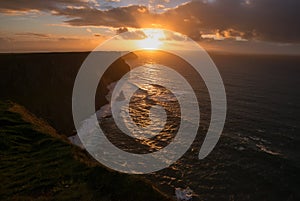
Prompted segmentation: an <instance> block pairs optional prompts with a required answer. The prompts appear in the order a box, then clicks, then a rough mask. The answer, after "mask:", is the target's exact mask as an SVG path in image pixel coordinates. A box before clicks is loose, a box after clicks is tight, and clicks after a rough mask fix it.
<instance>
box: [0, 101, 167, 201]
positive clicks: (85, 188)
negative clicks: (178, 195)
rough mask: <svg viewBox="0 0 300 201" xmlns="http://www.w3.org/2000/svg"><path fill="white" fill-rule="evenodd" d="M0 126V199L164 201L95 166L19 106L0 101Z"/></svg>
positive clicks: (146, 187) (133, 179)
mask: <svg viewBox="0 0 300 201" xmlns="http://www.w3.org/2000/svg"><path fill="white" fill-rule="evenodd" d="M0 125H1V128H0V135H1V140H0V149H1V154H0V158H1V160H0V180H1V187H0V200H22V201H26V200H35V201H41V200H72V201H74V200H76V201H79V200H84V201H89V200H105V201H109V200H111V201H122V200H124V201H125V200H126V201H130V200H134V201H140V200H142V201H148V200H149V201H151V200H153V201H160V200H170V198H167V197H166V196H165V195H163V194H162V193H160V192H159V191H158V190H157V189H155V188H154V187H153V186H152V185H151V184H149V183H147V182H146V181H143V180H141V179H139V178H138V177H137V176H133V175H125V174H120V173H117V172H114V171H110V170H108V169H106V168H104V167H102V166H100V165H99V164H98V163H97V162H95V161H94V160H93V159H92V158H90V157H89V155H88V154H87V153H86V152H85V151H83V150H81V149H80V148H78V147H75V146H73V145H71V144H70V143H69V142H68V141H67V140H66V139H65V138H64V137H62V136H61V135H59V134H57V132H56V131H55V129H53V128H52V127H50V126H49V125H48V124H47V123H46V122H44V121H43V120H41V119H38V118H36V117H35V116H34V115H32V114H30V113H29V112H28V111H27V110H26V109H25V108H23V107H22V106H19V105H17V104H14V103H11V102H0Z"/></svg>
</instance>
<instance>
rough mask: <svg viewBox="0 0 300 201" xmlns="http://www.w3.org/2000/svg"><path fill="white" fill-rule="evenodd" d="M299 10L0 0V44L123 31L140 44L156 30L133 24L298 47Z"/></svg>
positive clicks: (27, 44)
mask: <svg viewBox="0 0 300 201" xmlns="http://www.w3.org/2000/svg"><path fill="white" fill-rule="evenodd" d="M299 11H300V1H299V0H194V1H191V0H135V1H134V0H49V1H48V0H0V52H40V51H43V52H44V51H46V52H53V51H91V50H93V49H94V48H95V47H96V46H97V45H99V44H100V43H101V42H103V41H105V40H107V39H109V38H111V37H113V36H115V35H116V34H119V33H122V32H125V31H129V32H130V36H131V37H130V38H127V40H136V41H139V42H140V44H143V43H144V44H147V41H146V40H147V38H148V42H153V41H154V40H159V38H158V35H156V36H155V34H154V35H153V34H152V36H150V37H152V41H151V40H149V33H144V32H143V31H142V30H140V29H141V28H162V29H168V30H172V31H176V32H179V33H182V34H185V35H187V36H188V37H190V38H191V39H193V40H195V41H197V42H198V43H199V44H200V45H202V46H203V47H204V48H205V49H207V50H209V51H221V52H239V53H258V54H261V53H266V54H268V53H270V54H273V53H276V54H277V53H278V54H300V26H299V19H300V12H299ZM150 35H151V33H150ZM153 37H154V40H153ZM170 40H174V41H176V40H180V39H179V38H176V37H172V38H170ZM143 41H144V42H143ZM145 42H146V43H145Z"/></svg>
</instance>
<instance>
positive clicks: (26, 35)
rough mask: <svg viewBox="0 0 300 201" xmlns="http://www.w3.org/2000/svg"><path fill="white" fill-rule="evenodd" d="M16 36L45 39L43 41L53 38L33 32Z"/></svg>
mask: <svg viewBox="0 0 300 201" xmlns="http://www.w3.org/2000/svg"><path fill="white" fill-rule="evenodd" d="M15 35H16V36H22V37H34V38H43V39H47V38H50V37H51V35H50V34H42V33H32V32H24V33H17V34H15Z"/></svg>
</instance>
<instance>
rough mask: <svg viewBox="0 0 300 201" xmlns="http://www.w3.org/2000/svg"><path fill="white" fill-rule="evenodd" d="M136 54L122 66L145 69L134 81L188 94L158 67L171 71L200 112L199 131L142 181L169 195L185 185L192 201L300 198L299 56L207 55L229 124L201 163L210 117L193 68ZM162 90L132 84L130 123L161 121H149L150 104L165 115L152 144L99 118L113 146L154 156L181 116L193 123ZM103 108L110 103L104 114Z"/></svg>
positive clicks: (207, 100)
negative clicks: (171, 160) (167, 162)
mask: <svg viewBox="0 0 300 201" xmlns="http://www.w3.org/2000/svg"><path fill="white" fill-rule="evenodd" d="M136 54H137V58H134V59H132V58H131V59H130V60H129V61H127V63H129V64H130V65H131V66H133V67H132V69H134V68H135V67H137V66H143V65H146V68H145V69H146V70H145V69H144V71H142V72H139V73H141V74H140V75H139V74H138V73H135V74H134V73H133V74H131V77H133V78H134V77H135V78H138V77H143V79H148V80H151V81H153V83H160V84H161V83H166V82H169V84H170V83H171V85H172V84H173V85H174V86H175V85H177V86H179V87H178V88H177V89H178V90H179V91H178V94H181V95H182V96H183V97H185V96H186V93H190V92H187V91H186V90H185V89H184V88H181V87H180V81H179V80H178V79H172V76H169V77H168V76H164V75H165V74H166V72H165V70H164V69H163V68H161V65H162V64H164V65H165V66H168V67H170V68H173V69H175V70H176V71H177V72H178V73H179V74H180V75H182V76H183V77H184V78H185V79H186V80H188V82H189V84H190V85H191V87H192V88H193V91H194V93H195V94H196V96H197V100H198V104H199V108H200V114H201V115H200V116H201V117H200V124H199V129H198V133H197V136H196V138H195V140H194V142H193V144H192V145H191V147H190V148H189V150H188V151H187V152H186V153H185V154H184V155H183V156H182V157H181V158H180V159H179V160H178V161H177V162H175V163H174V164H172V165H171V166H169V167H167V168H165V169H163V170H160V171H158V172H154V173H150V174H147V175H144V177H145V178H146V179H149V180H150V181H152V182H154V183H155V184H156V185H158V187H159V188H160V189H162V190H163V191H164V192H167V193H168V194H170V195H174V191H175V188H178V187H180V188H187V187H189V188H190V189H192V190H193V192H194V196H193V200H299V198H300V197H299V196H300V194H299V191H298V187H299V184H300V182H299V181H300V180H299V179H300V174H299V167H300V159H299V153H300V152H299V139H300V138H299V119H300V118H299V117H300V116H299V115H300V90H299V89H300V88H299V86H300V79H299V76H300V58H299V57H297V56H276V55H273V56H272V55H271V56H270V55H268V56H264V55H260V56H259V55H225V54H216V55H212V56H211V57H212V60H213V61H214V63H215V64H216V66H217V68H218V70H219V72H220V75H221V77H222V79H223V82H224V86H225V90H226V96H227V118H226V122H225V127H224V130H223V132H222V135H221V137H220V139H219V142H218V144H217V146H216V147H215V148H214V149H213V151H212V152H211V153H210V154H209V155H208V156H207V157H206V158H205V159H202V160H199V159H198V153H199V150H200V147H201V145H202V143H203V140H204V137H205V135H206V133H207V129H208V126H209V124H210V115H211V106H210V104H211V103H210V98H209V92H208V90H207V88H206V85H205V83H204V81H203V79H201V76H199V75H197V73H195V71H194V70H193V69H192V68H191V66H189V65H188V64H187V63H185V62H184V61H182V60H181V59H180V58H176V57H174V56H172V55H168V54H163V53H153V52H152V53H143V52H139V53H136ZM160 84H158V85H155V84H153V85H141V86H137V87H138V88H139V90H137V91H136V92H135V93H134V95H133V96H132V97H131V99H130V115H131V118H132V120H133V121H134V122H135V124H136V125H138V126H140V127H147V126H149V125H150V124H151V123H153V124H156V123H159V122H160V121H159V118H160V117H159V116H155V115H154V116H153V115H152V119H151V120H149V117H150V116H149V109H150V108H151V107H153V105H161V106H163V107H164V109H166V111H167V112H166V113H167V116H168V117H167V120H166V124H165V127H164V128H163V130H162V131H161V132H159V131H157V130H158V129H156V128H155V126H154V127H151V128H152V129H153V137H152V138H150V139H145V140H141V139H136V138H133V137H132V136H131V137H130V136H128V135H125V134H124V133H122V131H120V129H118V127H117V126H116V124H115V122H114V119H113V117H112V116H110V115H109V112H108V113H107V114H108V115H102V117H101V118H100V126H101V128H102V129H103V130H104V131H106V132H105V133H106V136H107V138H108V139H109V140H110V141H111V142H112V143H113V144H114V145H116V146H117V147H118V148H120V149H122V150H124V151H127V152H130V153H138V154H145V153H152V152H155V151H158V150H160V149H162V148H163V147H165V146H167V145H168V144H169V143H172V139H174V136H176V132H177V131H178V129H179V127H180V118H183V119H189V118H190V117H193V110H191V111H189V112H190V114H191V115H186V116H184V117H181V116H180V105H179V104H178V102H177V101H176V100H174V98H175V99H176V96H174V94H172V92H170V91H169V90H168V89H167V88H164V87H163V86H161V85H160ZM112 90H113V88H111V92H112ZM124 92H125V93H126V89H124ZM108 98H110V96H109V97H108ZM186 101H189V100H188V99H187V100H186ZM107 109H108V110H109V105H106V106H104V107H103V108H102V111H107ZM188 114H189V113H188ZM157 132H159V134H158V135H157V136H155V135H156V134H157ZM150 133H151V132H150ZM137 135H138V134H137Z"/></svg>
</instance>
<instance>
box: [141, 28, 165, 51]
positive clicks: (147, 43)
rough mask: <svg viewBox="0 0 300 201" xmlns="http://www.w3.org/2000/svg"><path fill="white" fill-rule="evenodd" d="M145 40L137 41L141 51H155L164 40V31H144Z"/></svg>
mask: <svg viewBox="0 0 300 201" xmlns="http://www.w3.org/2000/svg"><path fill="white" fill-rule="evenodd" d="M143 32H144V33H145V36H146V38H145V39H143V40H140V41H138V46H139V47H140V48H141V49H148V50H155V49H158V48H159V47H160V46H161V45H162V44H163V41H162V40H163V39H164V38H165V34H164V31H163V30H161V29H144V30H143Z"/></svg>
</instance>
